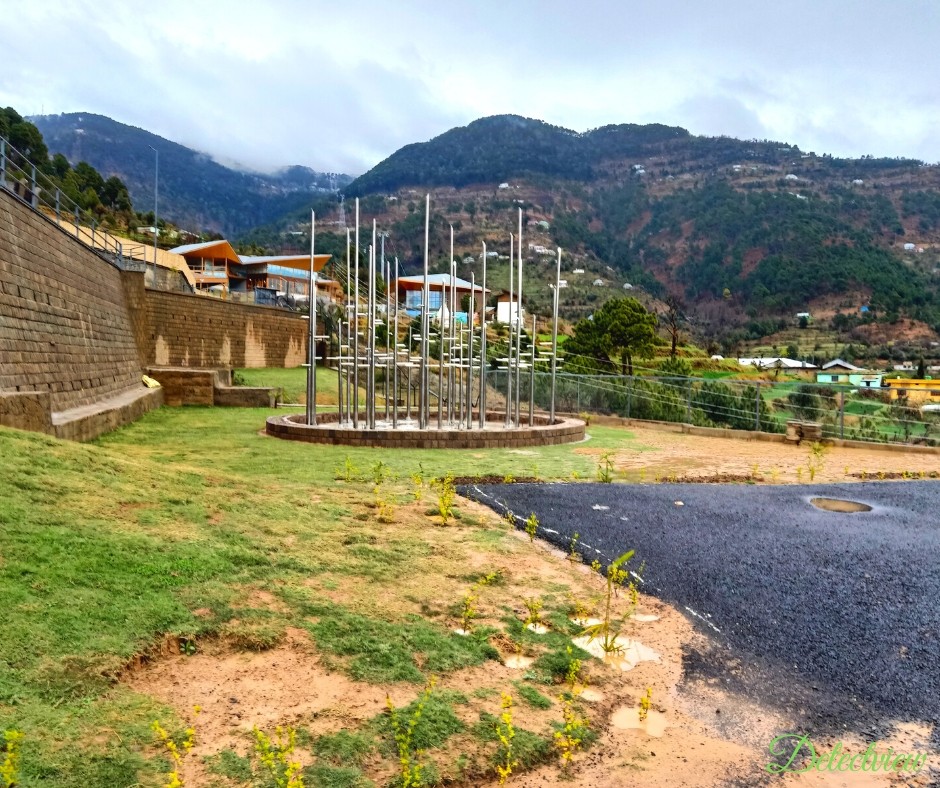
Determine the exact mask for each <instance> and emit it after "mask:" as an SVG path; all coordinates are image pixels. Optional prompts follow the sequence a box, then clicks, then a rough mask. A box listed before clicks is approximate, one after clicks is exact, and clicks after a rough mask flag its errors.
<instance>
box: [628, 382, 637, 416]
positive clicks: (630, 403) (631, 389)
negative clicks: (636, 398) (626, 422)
mask: <svg viewBox="0 0 940 788" xmlns="http://www.w3.org/2000/svg"><path fill="white" fill-rule="evenodd" d="M635 385H636V378H635V377H633V375H631V376H630V391H629V392H628V393H627V418H628V419H629V418H630V410H631V408H632V407H633V387H634V386H635Z"/></svg>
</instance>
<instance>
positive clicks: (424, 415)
mask: <svg viewBox="0 0 940 788" xmlns="http://www.w3.org/2000/svg"><path fill="white" fill-rule="evenodd" d="M430 236H431V195H430V194H428V195H426V196H425V208H424V282H423V284H422V293H421V296H422V297H421V404H420V407H421V412H420V413H419V414H418V426H419V427H420V428H421V429H423V430H424V429H427V426H428V298H429V292H430V291H429V289H428V254H429V248H428V247H429V245H430Z"/></svg>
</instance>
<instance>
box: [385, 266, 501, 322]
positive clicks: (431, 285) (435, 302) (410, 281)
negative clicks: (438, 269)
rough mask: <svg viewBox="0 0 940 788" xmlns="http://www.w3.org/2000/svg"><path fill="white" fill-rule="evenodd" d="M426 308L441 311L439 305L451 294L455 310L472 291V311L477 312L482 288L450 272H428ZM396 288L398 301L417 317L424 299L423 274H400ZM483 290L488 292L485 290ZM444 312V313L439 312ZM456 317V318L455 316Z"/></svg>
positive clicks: (432, 312)
mask: <svg viewBox="0 0 940 788" xmlns="http://www.w3.org/2000/svg"><path fill="white" fill-rule="evenodd" d="M427 284H428V309H429V310H430V312H431V314H436V313H440V312H441V306H442V305H443V304H445V303H450V298H451V295H452V294H453V296H454V299H455V300H456V302H457V311H459V310H460V308H461V302H462V301H463V297H464V296H466V295H470V293H473V295H474V299H475V301H476V303H475V304H474V312H475V313H477V314H478V313H479V310H480V309H481V308H482V307H483V296H484V290H483V288H482V287H481V286H480V285H475V284H472V283H470V282H468V281H467V280H465V279H461V278H460V277H456V276H455V277H451V275H450V274H430V275H429V276H428V282H427ZM396 285H397V289H398V303H399V304H401V305H402V306H403V307H404V308H405V311H406V312H407V313H408V314H409V315H410V316H411V317H417V316H418V315H420V314H421V307H422V301H423V299H424V277H423V276H400V277H398V279H397V280H396ZM485 292H487V293H488V292H489V290H486V291H485ZM441 314H444V313H441ZM455 319H456V318H455Z"/></svg>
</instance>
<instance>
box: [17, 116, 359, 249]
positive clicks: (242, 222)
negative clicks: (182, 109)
mask: <svg viewBox="0 0 940 788" xmlns="http://www.w3.org/2000/svg"><path fill="white" fill-rule="evenodd" d="M30 120H31V121H32V122H33V123H34V124H35V125H36V126H37V127H38V128H39V131H40V132H42V135H43V138H44V139H45V141H46V145H47V146H48V147H49V150H50V151H51V152H52V153H61V154H63V155H64V156H65V157H66V158H67V159H68V160H69V161H70V162H71V163H72V164H76V163H77V162H79V161H87V162H88V163H89V164H91V165H92V166H93V167H95V168H96V169H97V170H98V171H99V172H101V173H102V175H104V177H105V178H107V177H109V176H111V175H116V176H118V177H119V178H120V179H121V180H122V181H124V183H125V184H126V185H127V188H128V191H129V192H130V195H131V199H132V200H133V203H134V207H135V208H137V210H139V211H145V212H146V211H149V210H152V208H153V203H154V176H155V170H156V168H157V166H159V184H158V195H157V201H158V205H157V213H158V216H161V217H164V218H167V219H169V220H171V221H173V222H174V223H176V224H178V225H180V226H181V227H183V228H184V229H188V230H193V231H197V232H200V231H203V230H211V231H216V232H221V233H223V234H225V235H230V236H237V235H238V234H240V233H243V232H245V231H246V230H249V229H250V228H252V227H255V226H257V225H260V224H265V223H267V222H270V221H273V220H275V219H277V218H278V217H280V216H282V215H284V214H285V213H287V212H289V211H292V210H294V209H296V208H299V207H301V206H303V205H307V204H309V203H310V201H311V198H312V197H314V196H322V195H325V194H331V193H333V192H335V191H336V190H337V189H341V188H343V187H344V186H345V185H346V184H348V183H349V182H350V180H351V178H350V177H349V176H348V175H343V174H340V173H322V172H316V171H315V170H312V169H310V168H309V167H303V166H299V165H295V166H289V167H285V168H283V169H281V170H280V171H278V172H276V173H274V174H264V173H258V172H251V171H245V170H237V169H233V168H231V167H226V166H224V165H222V164H220V163H218V162H217V161H215V160H214V159H213V158H212V157H211V156H210V155H208V154H206V153H201V152H199V151H195V150H192V149H191V148H187V147H185V146H183V145H180V144H178V143H176V142H172V141H170V140H167V139H164V138H163V137H160V136H158V135H156V134H152V133H151V132H149V131H145V130H144V129H139V128H136V127H134V126H128V125H125V124H123V123H118V122H117V121H115V120H112V119H111V118H108V117H105V116H103V115H95V114H93V113H88V112H77V113H68V114H63V115H40V116H35V117H32V118H30ZM154 149H156V151H158V152H159V163H158V162H157V156H156V154H155V152H154Z"/></svg>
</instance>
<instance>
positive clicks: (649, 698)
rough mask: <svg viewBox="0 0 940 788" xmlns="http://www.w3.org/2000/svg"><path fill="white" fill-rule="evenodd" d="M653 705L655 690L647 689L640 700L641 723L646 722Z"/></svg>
mask: <svg viewBox="0 0 940 788" xmlns="http://www.w3.org/2000/svg"><path fill="white" fill-rule="evenodd" d="M652 705H653V688H652V687H647V688H646V694H645V695H644V696H643V697H642V698H640V722H646V718H647V717H648V716H649V713H650V706H652Z"/></svg>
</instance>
